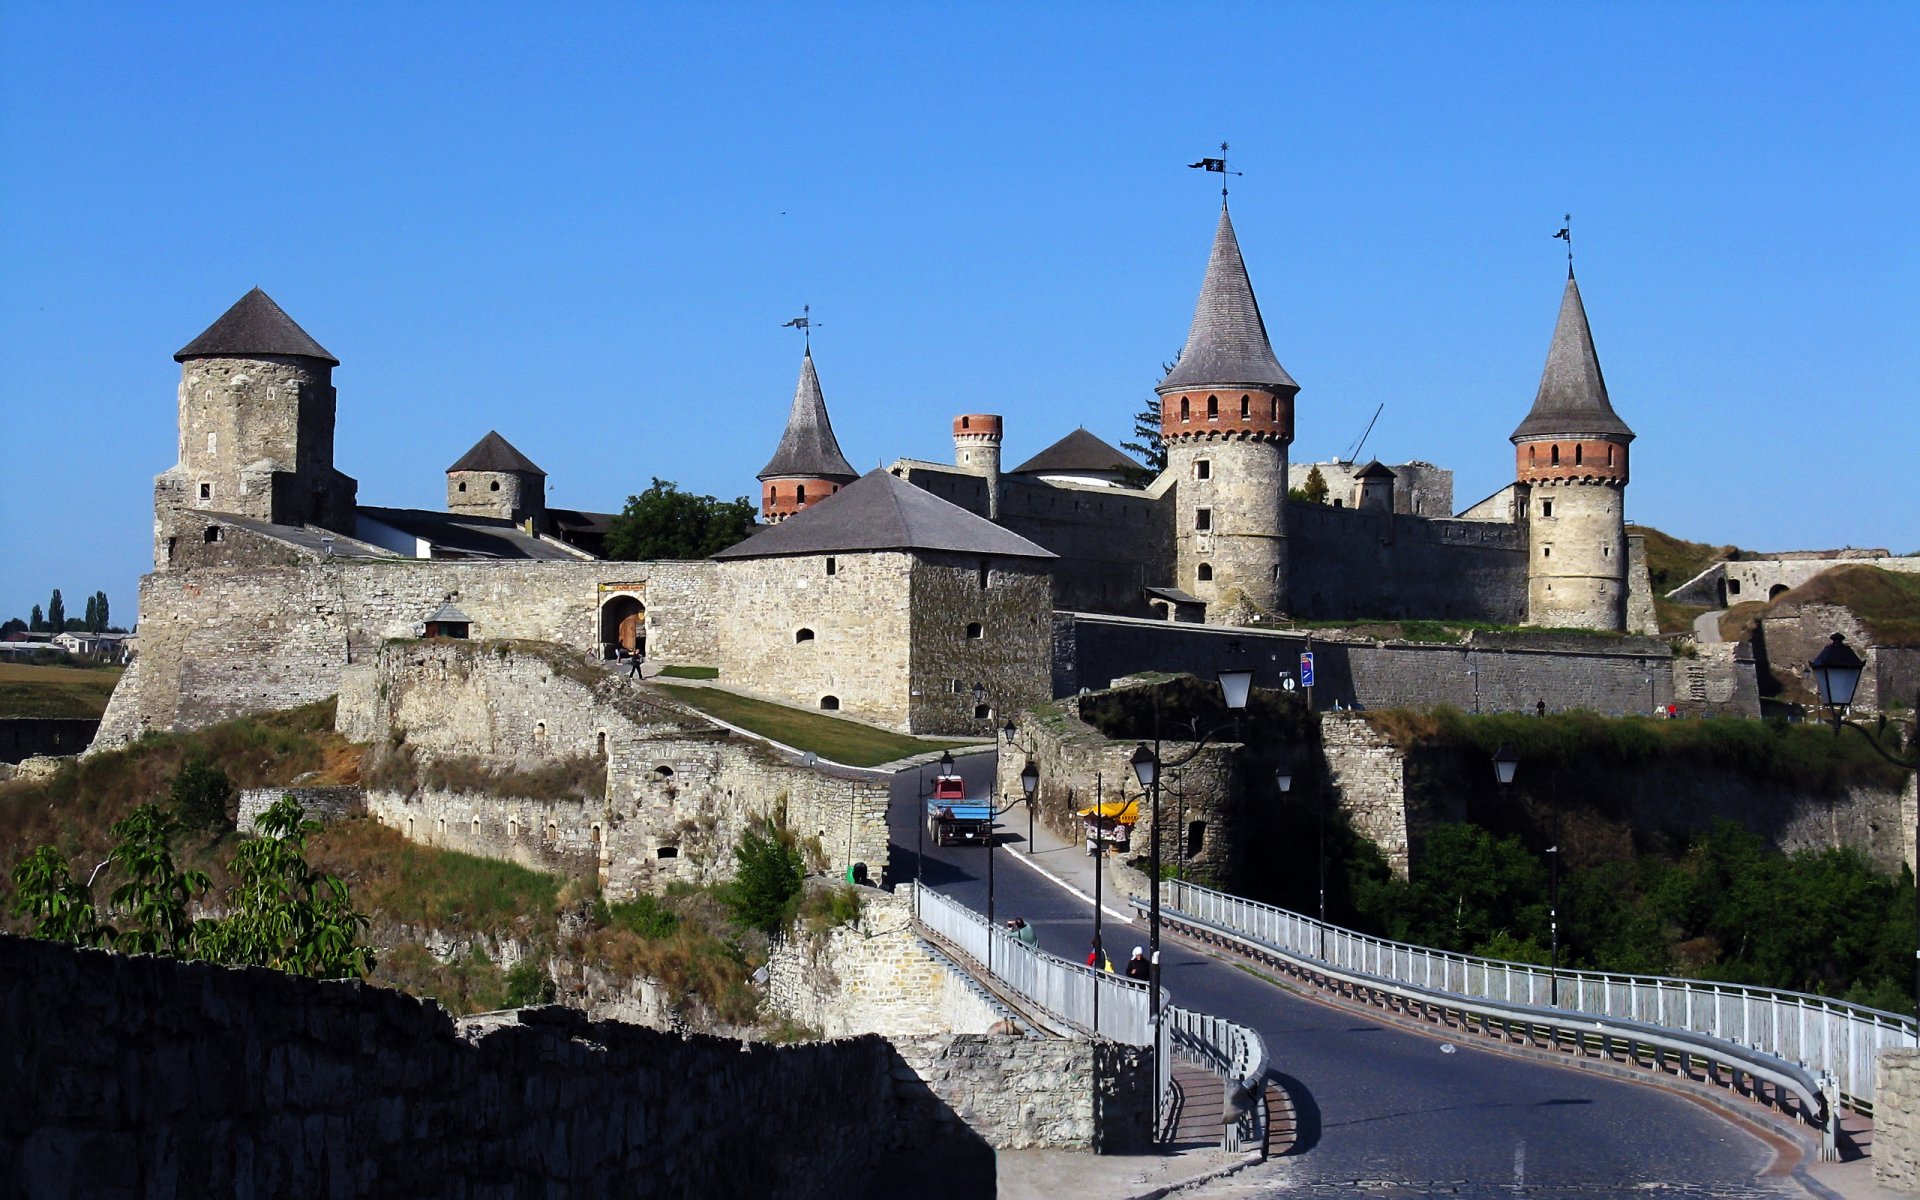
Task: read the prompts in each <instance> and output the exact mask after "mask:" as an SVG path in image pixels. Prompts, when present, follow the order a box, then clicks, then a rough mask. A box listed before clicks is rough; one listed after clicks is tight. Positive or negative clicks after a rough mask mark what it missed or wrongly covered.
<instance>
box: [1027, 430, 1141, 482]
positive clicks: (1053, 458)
mask: <svg viewBox="0 0 1920 1200" xmlns="http://www.w3.org/2000/svg"><path fill="white" fill-rule="evenodd" d="M1142 469H1143V468H1142V467H1141V465H1140V464H1139V463H1137V462H1135V461H1134V460H1133V459H1131V458H1128V457H1127V456H1126V455H1125V454H1124V453H1122V452H1121V451H1119V450H1116V449H1114V448H1113V447H1112V446H1109V445H1107V444H1106V443H1105V442H1103V441H1101V440H1100V439H1099V438H1097V437H1095V436H1093V435H1092V434H1091V433H1088V432H1087V431H1086V430H1084V429H1076V430H1074V431H1073V432H1072V433H1070V434H1068V435H1067V436H1065V437H1063V438H1061V439H1060V440H1059V441H1057V442H1055V443H1054V444H1053V445H1051V446H1048V447H1047V448H1046V449H1045V450H1042V451H1041V452H1040V453H1038V454H1036V455H1034V456H1033V457H1032V458H1030V459H1028V460H1027V461H1025V462H1023V463H1021V464H1020V465H1019V466H1017V467H1015V468H1014V469H1013V470H1012V471H1010V472H1008V473H1009V474H1012V475H1039V474H1043V473H1058V474H1075V473H1078V474H1082V475H1088V474H1118V473H1122V472H1127V471H1139V470H1142Z"/></svg>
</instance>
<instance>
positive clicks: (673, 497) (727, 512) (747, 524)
mask: <svg viewBox="0 0 1920 1200" xmlns="http://www.w3.org/2000/svg"><path fill="white" fill-rule="evenodd" d="M754 511H755V510H754V505H753V503H752V502H751V501H749V500H748V499H747V498H746V497H745V496H741V497H739V498H737V499H734V500H716V499H715V498H714V497H712V496H696V495H694V494H693V493H691V492H683V491H681V490H680V487H679V485H678V484H675V483H671V482H668V481H667V480H664V479H660V478H658V477H655V479H654V481H653V485H652V486H651V487H649V488H647V490H646V491H644V492H641V493H640V494H639V495H637V496H628V497H627V506H626V507H625V508H624V509H622V510H621V511H620V515H618V516H616V517H615V518H614V519H613V522H612V524H611V525H610V526H609V527H608V529H607V557H608V558H615V559H624V560H627V561H636V560H643V559H644V560H654V559H674V558H681V559H686V558H706V557H708V556H709V555H712V554H715V553H718V552H719V551H721V550H725V549H726V548H727V547H728V546H731V545H733V544H734V543H735V542H738V541H740V540H741V539H743V538H745V537H747V536H748V535H749V534H751V533H752V532H753V527H754Z"/></svg>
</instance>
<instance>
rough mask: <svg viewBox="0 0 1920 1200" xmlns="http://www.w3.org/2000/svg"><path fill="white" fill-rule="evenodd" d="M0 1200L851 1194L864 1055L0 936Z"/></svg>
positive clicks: (877, 1068)
mask: <svg viewBox="0 0 1920 1200" xmlns="http://www.w3.org/2000/svg"><path fill="white" fill-rule="evenodd" d="M0 1028H4V1029H6V1030H7V1031H8V1034H9V1036H8V1037H7V1039H6V1041H5V1045H4V1047H0V1093H3V1094H5V1095H6V1096H8V1097H9V1101H8V1103H6V1104H0V1194H7V1195H25V1196H36V1197H69V1196H72V1197H80V1196H85V1197H89V1198H107V1200H112V1198H118V1197H127V1198H129V1200H131V1198H133V1197H146V1196H176V1195H177V1196H234V1195H259V1196H275V1197H283V1198H288V1200H297V1198H303V1197H327V1198H329V1200H335V1198H340V1197H361V1196H366V1197H378V1196H412V1197H448V1198H449V1200H451V1198H453V1197H460V1198H462V1200H469V1198H476V1197H508V1196H529V1195H568V1196H583V1197H598V1196H614V1195H619V1196H689V1197H692V1196H761V1197H776V1198H778V1197H814V1196H820V1197H827V1196H844V1195H847V1194H850V1193H852V1194H858V1192H859V1188H858V1186H857V1184H858V1182H859V1181H860V1180H861V1178H862V1176H863V1174H864V1173H865V1170H866V1168H867V1165H868V1164H869V1163H870V1162H872V1161H873V1160H874V1158H875V1157H876V1156H877V1155H878V1154H879V1153H881V1152H882V1151H884V1150H885V1149H886V1148H887V1146H888V1145H889V1143H890V1142H891V1141H892V1140H893V1138H894V1136H895V1134H896V1133H897V1132H898V1129H899V1125H900V1123H899V1121H898V1120H897V1118H898V1116H899V1113H900V1111H901V1110H900V1107H899V1102H898V1100H897V1099H896V1096H895V1093H896V1091H897V1090H898V1089H897V1081H896V1080H895V1079H894V1078H893V1071H894V1069H895V1068H896V1067H897V1066H898V1059H897V1058H896V1057H895V1056H894V1055H893V1053H892V1052H891V1050H890V1049H889V1047H888V1046H887V1044H886V1043H885V1042H884V1041H883V1040H881V1039H880V1038H878V1037H863V1038H856V1039H853V1040H850V1041H843V1042H826V1043H816V1044H811V1045H798V1046H779V1047H776V1046H764V1045H743V1044H742V1043H739V1042H734V1041H729V1040H726V1039H722V1038H714V1037H701V1036H680V1035H676V1034H669V1033H662V1032H659V1031H656V1030H650V1029H643V1028H639V1027H637V1026H628V1025H620V1024H616V1023H611V1022H603V1023H594V1022H590V1021H588V1020H587V1019H586V1018H585V1017H583V1016H581V1015H580V1014H578V1013H574V1012H571V1011H569V1010H565V1009H554V1008H547V1009H534V1010H525V1011H522V1012H520V1013H517V1014H515V1013H509V1014H502V1015H496V1016H492V1017H485V1018H475V1019H469V1020H466V1021H459V1022H456V1021H455V1020H453V1019H452V1018H450V1017H449V1016H448V1015H447V1014H446V1012H444V1011H443V1010H442V1009H440V1008H439V1006H437V1005H435V1004H433V1003H431V1002H429V1001H421V1000H416V999H413V998H412V997H409V996H406V995H404V994H402V993H399V992H392V991H386V990H383V989H378V988H370V987H366V986H364V985H362V984H359V983H356V982H316V981H312V980H307V979H302V978H299V977H296V976H291V975H283V974H280V973H277V972H273V971H266V970H260V969H251V970H233V969H229V968H224V967H215V966H209V965H206V964H203V963H186V962H179V961H175V960H171V959H161V958H145V957H141V958H129V957H125V956H121V955H113V954H108V953H105V952H102V951H95V950H77V949H74V948H72V947H69V946H62V945H58V944H52V943H46V942H36V941H31V940H28V939H25V938H17V937H11V936H0Z"/></svg>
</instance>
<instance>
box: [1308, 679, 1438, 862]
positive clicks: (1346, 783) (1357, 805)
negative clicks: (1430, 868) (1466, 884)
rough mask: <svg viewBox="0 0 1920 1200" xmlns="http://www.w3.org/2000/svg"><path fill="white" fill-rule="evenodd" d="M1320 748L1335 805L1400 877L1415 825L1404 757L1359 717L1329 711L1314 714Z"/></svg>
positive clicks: (1408, 853) (1410, 858)
mask: <svg viewBox="0 0 1920 1200" xmlns="http://www.w3.org/2000/svg"><path fill="white" fill-rule="evenodd" d="M1320 748H1321V752H1322V753H1323V754H1324V755H1325V756H1326V763H1327V783H1328V786H1329V787H1331V788H1332V789H1333V793H1334V805H1335V807H1336V809H1337V810H1338V811H1340V812H1342V813H1345V814H1346V817H1347V820H1348V822H1349V823H1350V824H1351V825H1352V826H1353V831H1354V832H1355V833H1358V834H1359V835H1360V836H1361V837H1364V838H1366V839H1367V840H1368V841H1370V842H1372V843H1373V844H1374V846H1375V847H1376V848H1378V849H1379V851H1380V853H1381V855H1382V856H1383V857H1384V858H1385V859H1386V860H1387V866H1388V867H1390V868H1391V869H1392V871H1393V873H1394V875H1396V876H1398V877H1399V878H1401V879H1405V878H1406V877H1407V874H1408V870H1409V867H1410V866H1411V864H1412V856H1413V839H1414V833H1415V829H1414V828H1413V827H1414V826H1417V825H1418V823H1419V822H1418V820H1417V818H1413V817H1412V814H1411V813H1410V812H1409V805H1408V802H1407V760H1406V756H1405V755H1403V754H1402V753H1400V751H1399V749H1398V748H1397V747H1395V746H1394V744H1393V742H1392V741H1391V740H1389V739H1388V738H1387V736H1386V735H1385V734H1383V733H1380V732H1378V731H1377V730H1375V729H1374V728H1373V726H1372V725H1370V724H1368V723H1367V721H1366V720H1365V719H1364V718H1362V717H1359V716H1352V715H1349V716H1336V715H1334V714H1332V713H1326V714H1322V716H1321V718H1320Z"/></svg>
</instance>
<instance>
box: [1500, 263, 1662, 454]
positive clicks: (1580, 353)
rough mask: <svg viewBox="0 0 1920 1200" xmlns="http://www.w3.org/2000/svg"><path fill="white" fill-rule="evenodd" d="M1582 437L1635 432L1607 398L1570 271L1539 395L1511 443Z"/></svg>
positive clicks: (1624, 436) (1583, 307) (1625, 435)
mask: <svg viewBox="0 0 1920 1200" xmlns="http://www.w3.org/2000/svg"><path fill="white" fill-rule="evenodd" d="M1581 434H1590V435H1595V436H1600V437H1613V438H1621V439H1624V440H1627V441H1631V440H1632V439H1633V430H1631V429H1629V428H1627V423H1626V422H1625V421H1622V420H1621V419H1620V418H1619V417H1618V416H1616V415H1615V414H1614V411H1613V402H1612V401H1610V400H1609V399H1608V398H1607V381H1606V378H1605V377H1604V376H1602V375H1601V374H1600V356H1599V354H1597V353H1595V351H1594V349H1593V331H1592V330H1591V329H1589V328H1588V327H1587V307H1586V305H1585V304H1583V303H1581V301H1580V285H1579V284H1578V283H1576V282H1574V278H1573V272H1572V271H1571V270H1569V271H1568V272H1567V290H1566V291H1565V293H1563V294H1562V295H1561V297H1560V318H1559V320H1558V321H1556V322H1555V323H1554V326H1553V344H1552V345H1550V346H1548V347H1547V366H1546V369H1545V370H1543V371H1542V372H1541V373H1540V390H1539V392H1537V393H1536V394H1535V395H1534V398H1533V408H1532V410H1531V411H1529V412H1528V413H1527V419H1526V420H1524V421H1522V422H1520V427H1519V428H1518V429H1515V430H1514V431H1513V437H1512V438H1511V439H1509V440H1511V441H1515V442H1517V441H1520V440H1521V439H1522V438H1537V437H1576V436H1578V435H1581Z"/></svg>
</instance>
